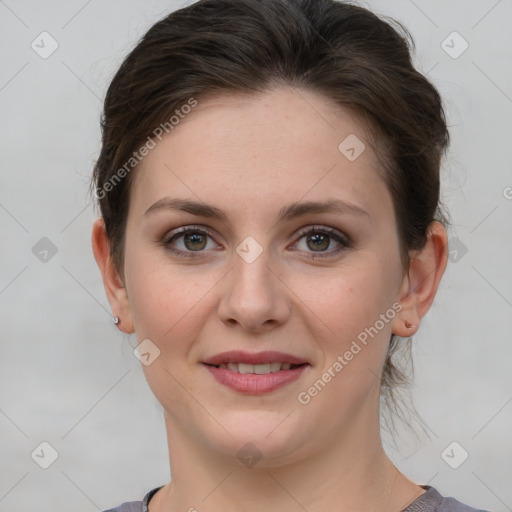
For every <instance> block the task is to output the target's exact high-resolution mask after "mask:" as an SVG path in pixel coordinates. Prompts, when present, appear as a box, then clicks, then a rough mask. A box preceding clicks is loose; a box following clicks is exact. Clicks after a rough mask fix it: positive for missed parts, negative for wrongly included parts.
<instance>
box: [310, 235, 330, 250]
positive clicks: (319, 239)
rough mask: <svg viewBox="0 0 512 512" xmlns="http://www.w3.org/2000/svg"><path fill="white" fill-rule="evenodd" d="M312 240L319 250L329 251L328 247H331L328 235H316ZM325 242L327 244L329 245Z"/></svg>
mask: <svg viewBox="0 0 512 512" xmlns="http://www.w3.org/2000/svg"><path fill="white" fill-rule="evenodd" d="M310 240H311V241H313V244H314V246H315V247H316V248H317V249H327V247H329V237H328V236H326V235H322V234H319V233H315V234H314V235H311V238H310ZM325 242H327V244H326V243H325Z"/></svg>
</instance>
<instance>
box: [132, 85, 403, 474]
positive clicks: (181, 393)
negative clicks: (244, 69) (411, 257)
mask: <svg viewBox="0 0 512 512" xmlns="http://www.w3.org/2000/svg"><path fill="white" fill-rule="evenodd" d="M347 137H350V138H349V139H348V140H347V142H344V143H343V144H341V150H340V149H339V146H340V143H342V142H343V141H345V139H347ZM355 137H357V139H356V138H355ZM358 140H359V142H358ZM354 141H355V142H354ZM361 142H362V143H365V145H366V148H365V149H364V150H363V151H362V153H361V154H359V156H357V155H358V153H359V152H360V151H361V148H362V146H360V143H361ZM351 147H353V148H354V151H351V150H350V148H351ZM355 156H356V157H357V158H354V157H355ZM349 157H350V158H349ZM378 168H379V162H378V160H377V157H376V155H375V154H374V153H373V152H372V150H371V149H370V146H369V143H368V141H367V139H366V136H365V133H364V130H363V129H362V125H360V124H359V123H358V122H357V119H355V118H354V117H353V116H351V115H349V114H348V113H346V112H344V111H343V110H341V109H339V108H338V107H336V106H335V105H334V104H333V103H331V101H330V100H329V99H327V98H324V97H323V96H321V95H318V94H317V93H314V92H311V91H305V90H300V91H298V90H294V89H292V88H287V87H282V88H277V89H273V90H270V91H267V92H265V93H263V94H260V95H257V96H252V97H249V96H233V95H224V96H222V95H220V96H218V97H215V98H213V97H212V98H210V99H208V100H204V101H199V102H198V105H197V107H195V108H194V109H193V111H192V112H191V113H190V114H189V115H188V116H187V117H185V119H183V120H181V122H180V124H179V125H178V126H177V127H175V129H174V130H173V132H172V133H170V134H169V135H168V136H167V137H166V138H164V139H163V140H162V141H161V142H159V143H158V144H157V145H156V147H155V148H154V149H152V150H151V151H150V153H149V155H148V156H147V157H146V158H145V159H144V160H143V162H142V164H141V166H140V167H139V168H138V169H137V170H136V173H137V174H136V176H134V178H135V179H134V182H133V184H132V187H133V188H132V191H131V202H130V208H129V214H128V220H127V228H126V239H125V267H124V278H125V285H126V294H127V298H128V299H127V300H128V303H129V309H130V315H131V321H133V325H134V328H135V332H136V335H137V339H138V342H139V343H140V342H142V341H143V340H146V339H148V340H150V344H149V345H146V346H147V347H151V350H150V352H151V351H155V352H154V354H157V352H156V348H155V347H157V348H158V350H159V351H160V352H159V355H158V357H157V358H156V359H154V361H153V362H152V363H151V364H149V365H144V366H143V369H144V372H145V375H146V378H147V381H148V383H149V385H150V387H151V389H152V390H153V392H154V394H155V395H156V397H157V399H158V400H159V401H160V403H161V404H162V406H163V408H164V410H165V414H166V419H167V424H168V428H169V429H171V430H172V431H173V432H174V434H175V435H181V436H183V437H186V438H187V439H189V440H191V441H192V442H196V443H198V444H200V445H201V446H204V447H205V449H209V450H212V451H213V452H216V453H217V454H219V455H221V456H224V457H235V456H236V453H237V452H238V450H240V449H241V447H243V446H244V445H245V444H246V443H248V442H251V443H253V444H254V445H255V446H256V447H257V449H258V450H259V451H260V452H261V453H262V454H263V455H264V456H265V457H268V460H267V463H268V464H271V463H276V464H277V463H278V462H279V463H282V462H284V461H291V460H295V459H298V458H300V457H307V456H308V455H311V454H312V453H314V452H315V451H318V450H320V449H322V447H326V446H329V445H332V443H333V442H336V439H339V438H340V435H339V434H340V432H342V431H343V430H347V431H348V430H349V429H351V428H352V427H354V426H355V425H356V422H360V423H361V424H363V423H364V429H366V430H367V431H368V430H369V429H378V396H379V386H380V380H379V376H380V374H381V371H382V367H383V363H384V359H385V355H386V351H387V347H388V342H389V338H390V335H391V333H392V330H393V318H394V317H395V316H396V313H397V300H398V299H399V292H400V289H401V286H402V267H401V262H400V255H399V241H398V235H397V231H396V222H395V216H394V209H393V204H392V200H391V196H390V193H389V191H388V190H387V188H386V185H385V183H384V181H383V180H382V179H381V178H380V177H379V172H378ZM192 203H197V204H196V205H193V204H192ZM301 205H302V206H301ZM320 205H323V206H320ZM329 205H330V207H329ZM393 305H395V307H393ZM363 340H364V341H363ZM146 343H149V342H146ZM152 357H154V356H151V358H152ZM228 363H229V364H228ZM239 363H242V364H239ZM280 363H281V364H280ZM246 372H247V373H246ZM269 372H270V373H269ZM272 461H273V462H272Z"/></svg>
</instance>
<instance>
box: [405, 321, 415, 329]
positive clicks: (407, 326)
mask: <svg viewBox="0 0 512 512" xmlns="http://www.w3.org/2000/svg"><path fill="white" fill-rule="evenodd" d="M413 327H414V325H412V324H410V323H409V322H405V328H406V329H412V328H413Z"/></svg>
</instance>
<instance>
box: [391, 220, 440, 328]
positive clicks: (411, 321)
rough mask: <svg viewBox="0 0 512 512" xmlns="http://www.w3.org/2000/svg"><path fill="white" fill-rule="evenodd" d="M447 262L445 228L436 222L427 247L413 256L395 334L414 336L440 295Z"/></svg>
mask: <svg viewBox="0 0 512 512" xmlns="http://www.w3.org/2000/svg"><path fill="white" fill-rule="evenodd" d="M447 262H448V237H447V234H446V229H445V228H444V226H443V225H442V224H441V223H440V222H438V221H433V222H432V223H431V224H430V226H429V228H428V237H427V242H426V244H425V247H423V249H421V250H418V251H412V252H411V253H410V264H409V269H408V272H407V274H406V276H405V277H404V280H403V282H402V288H401V290H400V295H399V301H400V303H401V304H402V310H401V311H400V313H399V314H398V315H397V316H396V317H395V318H394V321H393V325H392V331H393V334H396V335H397V336H401V337H409V336H412V335H413V334H415V333H416V332H417V330H418V328H419V326H420V322H421V319H422V318H423V317H424V316H425V315H426V314H427V312H428V310H429V309H430V306H431V305H432V303H433V301H434V298H435V295H436V293H437V290H438V287H439V283H440V281H441V277H442V276H443V274H444V271H445V269H446V264H447Z"/></svg>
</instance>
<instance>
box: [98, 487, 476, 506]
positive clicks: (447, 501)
mask: <svg viewBox="0 0 512 512" xmlns="http://www.w3.org/2000/svg"><path fill="white" fill-rule="evenodd" d="M162 487H163V486H161V487H157V488H156V489H152V490H151V491H149V492H148V493H147V494H146V495H145V496H144V498H142V501H130V502H126V503H123V504H122V505H119V506H118V507H116V508H111V509H109V510H105V511H104V512H148V503H149V501H150V500H151V498H152V497H153V495H154V494H156V491H158V490H159V489H161V488H162ZM422 487H423V489H426V491H427V492H425V493H423V494H422V495H421V496H420V497H419V498H417V499H416V500H414V501H413V502H412V503H411V504H410V505H409V506H408V507H406V508H404V509H403V510H402V512H486V511H485V510H479V509H476V508H472V507H468V506H467V505H464V504H463V503H461V502H460V501H457V500H456V499H454V498H444V497H443V496H441V494H439V492H438V491H437V490H436V489H434V487H430V486H429V485H422Z"/></svg>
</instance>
